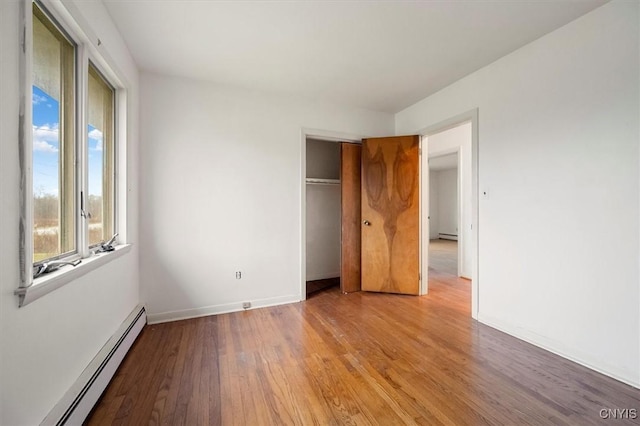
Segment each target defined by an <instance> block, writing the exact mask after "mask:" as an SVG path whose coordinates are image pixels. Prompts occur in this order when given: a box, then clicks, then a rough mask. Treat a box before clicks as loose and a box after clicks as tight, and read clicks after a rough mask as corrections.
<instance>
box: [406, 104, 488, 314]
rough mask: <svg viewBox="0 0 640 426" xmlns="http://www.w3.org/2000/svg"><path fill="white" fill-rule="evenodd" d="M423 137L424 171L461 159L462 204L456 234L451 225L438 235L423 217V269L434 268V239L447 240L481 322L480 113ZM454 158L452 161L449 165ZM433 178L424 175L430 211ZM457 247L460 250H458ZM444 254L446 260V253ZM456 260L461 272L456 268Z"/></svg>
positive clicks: (433, 128) (441, 124) (443, 123)
mask: <svg viewBox="0 0 640 426" xmlns="http://www.w3.org/2000/svg"><path fill="white" fill-rule="evenodd" d="M419 133H420V134H421V135H422V144H423V145H422V146H423V149H424V150H425V151H426V152H427V155H423V156H422V170H428V169H429V163H431V162H432V161H434V160H436V159H437V158H438V157H445V156H448V155H453V156H455V157H456V158H457V172H455V175H456V176H457V183H456V186H457V188H458V191H457V192H458V196H457V197H456V199H457V202H458V206H457V208H456V211H457V212H458V218H457V224H458V225H457V230H454V229H453V226H451V225H449V227H448V228H447V230H445V231H444V232H436V231H435V229H436V227H435V226H433V227H432V226H431V225H432V224H431V219H430V218H428V216H427V215H424V216H423V227H422V235H421V241H422V246H423V247H424V248H425V249H423V260H422V262H423V265H424V264H429V266H431V265H430V262H429V261H430V259H429V257H430V253H429V252H430V251H431V250H429V248H430V247H429V246H430V244H429V242H430V240H431V236H432V235H433V236H434V238H435V237H436V235H437V239H438V240H445V241H441V242H442V243H443V245H446V244H448V245H449V246H446V247H443V248H442V249H443V251H449V252H451V251H452V249H453V251H454V254H450V255H449V256H448V262H449V265H448V266H449V268H450V269H449V270H450V271H454V270H456V269H457V271H456V274H455V275H456V276H458V277H462V278H466V279H467V281H470V286H471V316H472V318H474V319H478V306H479V293H480V292H479V287H480V283H479V278H478V253H479V249H478V247H479V241H478V192H479V191H478V110H477V109H473V110H470V111H467V112H465V113H462V114H460V115H458V116H454V117H451V118H449V119H447V120H444V121H441V122H439V123H436V124H434V125H431V126H429V127H427V128H424V129H422V130H421V131H420V132H419ZM453 158H454V157H449V161H451V160H452V159H453ZM436 161H438V160H436ZM443 161H444V160H443ZM449 164H451V162H450V163H449ZM450 173H451V172H450ZM429 175H430V173H423V177H422V184H423V186H422V188H423V189H422V191H423V192H422V198H423V200H424V202H423V204H425V205H426V209H427V211H431V209H430V208H429V204H430V201H431V200H430V190H431V187H432V183H431V182H430V181H429ZM436 180H437V178H436ZM451 180H452V179H451V177H449V181H451ZM436 191H437V189H436ZM436 203H437V201H436ZM436 220H437V218H436ZM454 223H455V222H454ZM432 228H433V231H432ZM448 230H451V231H448ZM432 232H434V234H432ZM441 233H442V234H453V235H455V238H457V243H448V241H453V240H454V237H452V236H450V235H440V234H441ZM456 234H457V235H456ZM443 237H444V238H443ZM455 245H457V247H454V246H455ZM442 254H443V256H444V257H446V253H442ZM454 257H457V259H455V260H453V262H452V258H454ZM456 260H457V268H455V263H456ZM436 263H437V261H436ZM451 263H453V265H452V264H451ZM429 269H431V268H428V269H427V270H426V271H425V270H424V269H423V271H424V272H423V274H424V275H428V270H429ZM434 275H435V274H434ZM449 276H450V275H449ZM425 284H426V287H427V289H426V290H427V293H428V286H429V281H428V280H427V281H426V283H425Z"/></svg>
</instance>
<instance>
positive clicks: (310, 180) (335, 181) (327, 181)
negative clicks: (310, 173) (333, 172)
mask: <svg viewBox="0 0 640 426" xmlns="http://www.w3.org/2000/svg"><path fill="white" fill-rule="evenodd" d="M307 185H340V179H321V178H307Z"/></svg>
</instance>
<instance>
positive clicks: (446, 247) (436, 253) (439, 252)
mask: <svg viewBox="0 0 640 426" xmlns="http://www.w3.org/2000/svg"><path fill="white" fill-rule="evenodd" d="M431 268H433V269H435V270H438V271H440V272H446V273H448V274H451V275H458V242H457V241H453V240H440V239H437V240H430V241H429V269H431Z"/></svg>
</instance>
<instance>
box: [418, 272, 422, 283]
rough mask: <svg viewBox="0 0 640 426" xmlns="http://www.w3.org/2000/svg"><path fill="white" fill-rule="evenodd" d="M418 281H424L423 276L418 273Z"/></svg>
mask: <svg viewBox="0 0 640 426" xmlns="http://www.w3.org/2000/svg"><path fill="white" fill-rule="evenodd" d="M418 281H422V274H421V273H420V272H418Z"/></svg>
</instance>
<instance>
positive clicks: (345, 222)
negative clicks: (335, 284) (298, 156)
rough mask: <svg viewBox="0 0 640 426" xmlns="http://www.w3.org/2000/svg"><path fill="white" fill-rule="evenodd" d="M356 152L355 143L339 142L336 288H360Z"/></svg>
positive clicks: (357, 146) (358, 195) (357, 160)
mask: <svg viewBox="0 0 640 426" xmlns="http://www.w3.org/2000/svg"><path fill="white" fill-rule="evenodd" d="M360 152H361V146H360V145H359V144H353V143H346V142H343V143H341V144H340V187H341V191H342V202H341V204H342V240H341V246H342V250H341V254H340V257H341V261H340V290H341V291H342V292H343V293H351V292H354V291H360V280H361V279H360V261H361V260H360V259H361V255H360V242H361V240H360V238H361V237H360V226H361V225H360V223H361V215H360V206H361V198H360V188H361V186H360V185H361V183H360V168H361V162H360Z"/></svg>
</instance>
